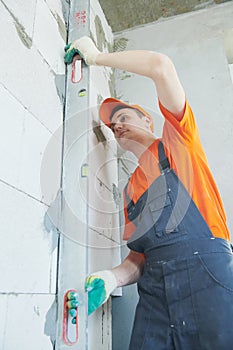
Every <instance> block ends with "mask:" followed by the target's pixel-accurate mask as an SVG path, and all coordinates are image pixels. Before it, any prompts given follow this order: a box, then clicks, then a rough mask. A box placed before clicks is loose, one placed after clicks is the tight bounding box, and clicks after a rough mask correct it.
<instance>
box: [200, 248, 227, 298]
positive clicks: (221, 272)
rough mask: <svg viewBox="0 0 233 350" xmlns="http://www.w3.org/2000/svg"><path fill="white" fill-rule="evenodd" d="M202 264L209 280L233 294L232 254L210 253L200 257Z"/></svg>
mask: <svg viewBox="0 0 233 350" xmlns="http://www.w3.org/2000/svg"><path fill="white" fill-rule="evenodd" d="M198 258H199V260H200V263H201V265H202V267H203V268H204V270H205V271H206V273H207V275H208V276H209V278H211V279H212V280H213V281H215V282H216V283H217V284H218V285H220V286H221V287H223V288H225V289H227V290H228V291H230V292H233V255H232V254H230V253H209V254H203V255H198Z"/></svg>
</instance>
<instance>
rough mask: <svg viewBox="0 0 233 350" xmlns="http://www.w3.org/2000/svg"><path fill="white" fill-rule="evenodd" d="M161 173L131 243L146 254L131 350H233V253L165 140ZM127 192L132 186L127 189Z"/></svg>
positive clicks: (133, 213)
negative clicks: (175, 168)
mask: <svg viewBox="0 0 233 350" xmlns="http://www.w3.org/2000/svg"><path fill="white" fill-rule="evenodd" d="M159 165H160V170H161V175H160V176H159V177H158V178H157V179H156V180H155V181H154V182H153V183H152V185H151V186H150V187H149V189H148V190H147V191H146V192H145V193H144V194H143V195H142V196H141V197H140V199H139V200H138V201H137V203H136V204H135V205H134V203H133V202H132V201H130V199H129V198H128V196H127V193H126V200H127V203H128V205H127V211H128V217H129V219H130V220H131V221H132V222H133V223H134V224H135V225H136V230H135V232H134V234H133V235H132V236H131V238H130V239H129V240H128V242H127V245H128V247H129V248H130V249H132V250H134V251H137V252H141V253H143V254H144V255H145V264H144V271H143V274H142V276H141V278H140V280H139V281H138V292H139V302H138V305H137V308H136V313H135V320H134V327H133V331H132V336H131V342H130V347H129V349H130V350H139V349H140V350H152V349H153V350H231V349H233V258H232V257H233V255H232V249H231V246H230V244H229V243H228V242H227V241H226V240H224V239H221V238H215V237H213V235H212V233H211V231H210V229H209V227H208V225H207V223H206V222H205V220H204V218H203V217H202V215H201V214H200V212H199V210H198V209H197V207H196V205H195V203H194V202H193V200H192V199H191V197H190V195H189V194H188V192H187V191H186V189H185V188H184V186H183V185H182V183H181V182H180V181H179V179H178V177H177V176H176V174H175V172H174V171H173V170H172V169H170V165H169V162H168V159H167V158H166V156H165V152H164V148H163V144H162V143H161V142H160V143H159ZM125 192H126V191H125Z"/></svg>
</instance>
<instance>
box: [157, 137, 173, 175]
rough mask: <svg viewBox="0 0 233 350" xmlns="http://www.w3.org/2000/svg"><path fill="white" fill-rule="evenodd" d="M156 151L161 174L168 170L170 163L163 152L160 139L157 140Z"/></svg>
mask: <svg viewBox="0 0 233 350" xmlns="http://www.w3.org/2000/svg"><path fill="white" fill-rule="evenodd" d="M158 153H159V168H160V171H161V174H164V173H166V172H167V171H169V170H170V163H169V160H168V158H167V156H166V154H165V151H164V147H163V143H162V141H160V142H159V146H158Z"/></svg>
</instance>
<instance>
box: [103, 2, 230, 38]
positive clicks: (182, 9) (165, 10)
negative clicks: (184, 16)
mask: <svg viewBox="0 0 233 350" xmlns="http://www.w3.org/2000/svg"><path fill="white" fill-rule="evenodd" d="M227 1H232V0H212V1H209V0H207V1H206V0H128V1H127V0H99V2H100V5H101V7H102V9H103V11H104V13H105V16H106V18H107V20H108V23H109V25H110V26H111V28H112V31H113V32H114V33H115V32H120V31H123V30H126V29H129V28H133V27H136V26H139V25H144V24H147V23H151V22H155V21H156V20H158V19H159V18H161V17H163V18H166V17H170V16H175V15H178V14H181V13H186V12H190V11H195V10H199V9H202V8H206V7H208V6H211V5H214V4H221V3H223V2H227Z"/></svg>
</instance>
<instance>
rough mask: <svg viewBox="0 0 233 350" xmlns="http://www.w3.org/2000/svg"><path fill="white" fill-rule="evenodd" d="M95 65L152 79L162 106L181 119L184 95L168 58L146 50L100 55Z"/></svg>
mask: <svg viewBox="0 0 233 350" xmlns="http://www.w3.org/2000/svg"><path fill="white" fill-rule="evenodd" d="M96 64H97V65H100V66H107V67H112V68H118V69H121V70H125V71H128V72H132V73H135V74H138V75H142V76H145V77H147V78H150V79H152V80H153V81H154V83H155V86H156V90H157V94H158V98H159V100H160V101H161V103H162V104H163V106H164V107H165V108H167V109H168V110H169V111H170V112H172V113H173V114H174V116H175V117H176V118H177V119H178V120H180V119H182V116H183V111H184V107H185V93H184V90H183V87H182V85H181V83H180V81H179V78H178V76H177V73H176V69H175V67H174V64H173V63H172V61H171V60H170V58H169V57H168V56H166V55H164V54H162V53H158V52H153V51H146V50H132V51H122V52H113V53H100V54H98V55H97V57H96Z"/></svg>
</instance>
